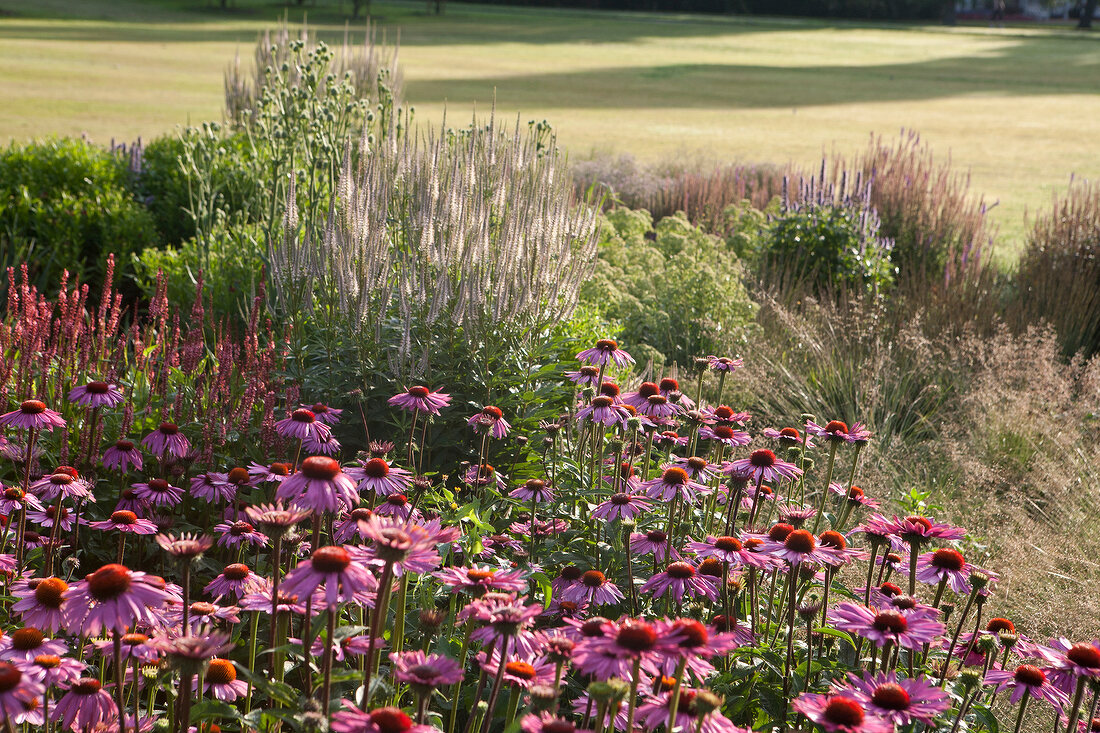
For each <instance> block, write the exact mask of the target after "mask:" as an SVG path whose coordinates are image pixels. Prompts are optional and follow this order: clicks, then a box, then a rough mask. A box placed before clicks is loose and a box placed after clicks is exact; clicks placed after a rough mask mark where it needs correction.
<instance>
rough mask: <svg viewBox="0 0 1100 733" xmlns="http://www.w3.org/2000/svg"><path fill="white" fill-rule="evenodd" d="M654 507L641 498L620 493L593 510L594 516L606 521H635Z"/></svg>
mask: <svg viewBox="0 0 1100 733" xmlns="http://www.w3.org/2000/svg"><path fill="white" fill-rule="evenodd" d="M652 508H653V505H652V504H650V503H649V502H648V501H646V500H645V499H643V498H642V497H640V496H635V495H633V494H627V493H624V492H619V493H616V494H612V495H611V496H610V497H608V499H607V500H606V501H604V502H601V503H600V505H599V506H597V507H596V508H595V509H593V510H592V516H593V517H596V518H597V519H603V520H605V521H608V522H610V521H613V520H616V519H618V520H623V519H628V520H631V521H633V520H634V519H635V518H636V517H637V516H638V515H639V514H641V513H642V512H648V511H649V510H650V509H652Z"/></svg>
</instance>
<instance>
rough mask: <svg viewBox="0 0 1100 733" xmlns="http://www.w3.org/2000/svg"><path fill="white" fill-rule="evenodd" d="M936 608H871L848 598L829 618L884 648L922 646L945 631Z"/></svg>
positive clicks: (918, 647) (837, 625)
mask: <svg viewBox="0 0 1100 733" xmlns="http://www.w3.org/2000/svg"><path fill="white" fill-rule="evenodd" d="M935 614H936V612H935V611H931V612H929V611H926V610H924V609H920V608H913V609H911V610H902V609H898V608H896V607H894V608H883V609H879V608H867V607H866V606H861V605H857V604H855V603H851V602H848V601H845V602H844V603H841V604H839V605H838V606H837V607H836V608H834V609H833V610H832V611H830V612H829V621H830V622H831V623H832V624H833V625H834V626H835V627H836V628H837V629H839V630H840V631H848V632H851V633H854V634H858V635H859V636H862V637H863V638H865V639H868V640H870V641H872V642H874V644H875V646H877V647H882V646H885V645H886V644H888V643H892V644H894V645H896V646H899V647H903V648H905V649H920V648H922V647H923V646H924V645H925V644H931V643H932V642H933V641H935V639H936V637H937V636H940V635H941V634H943V633H944V625H943V624H942V623H940V622H939V621H937V620H936V615H935Z"/></svg>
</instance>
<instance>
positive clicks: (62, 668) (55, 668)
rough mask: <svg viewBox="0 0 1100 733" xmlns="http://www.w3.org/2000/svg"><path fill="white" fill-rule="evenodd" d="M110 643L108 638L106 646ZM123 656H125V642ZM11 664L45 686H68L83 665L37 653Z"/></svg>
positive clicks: (63, 658) (82, 668)
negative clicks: (31, 657) (32, 656)
mask: <svg viewBox="0 0 1100 733" xmlns="http://www.w3.org/2000/svg"><path fill="white" fill-rule="evenodd" d="M111 643H112V642H111V641H110V640H108V641H107V642H106V644H107V646H110V645H111ZM123 656H124V658H125V643H124V650H123ZM12 664H14V665H15V666H16V667H18V668H19V671H20V672H22V673H24V674H27V675H30V676H31V677H32V678H34V679H36V680H38V681H39V682H41V683H42V684H43V685H45V686H46V687H47V688H49V687H68V686H69V685H71V684H72V683H73V682H74V681H75V680H76V679H77V678H78V677H80V675H81V673H82V672H83V671H84V667H85V665H84V663H83V662H81V661H79V660H76V659H71V658H69V657H62V656H60V655H57V654H39V655H38V656H36V657H34V658H33V659H27V660H16V661H14V662H12Z"/></svg>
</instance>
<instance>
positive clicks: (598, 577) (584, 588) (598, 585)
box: [562, 570, 623, 606]
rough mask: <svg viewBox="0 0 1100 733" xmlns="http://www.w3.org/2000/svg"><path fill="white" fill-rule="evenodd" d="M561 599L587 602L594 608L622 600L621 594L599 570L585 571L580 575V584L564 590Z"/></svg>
mask: <svg viewBox="0 0 1100 733" xmlns="http://www.w3.org/2000/svg"><path fill="white" fill-rule="evenodd" d="M562 599H563V600H566V601H572V602H573V603H584V602H588V603H590V604H592V605H595V606H602V605H604V604H606V603H618V602H619V601H621V600H623V593H622V591H620V590H619V587H618V586H617V585H615V584H614V583H612V582H611V581H610V580H608V579H607V576H606V575H604V574H603V573H602V572H600V571H599V570H586V571H585V572H584V573H583V574H582V575H581V577H580V582H578V583H577V584H575V585H572V586H570V587H569V588H566V589H565V591H564V593H563V594H562Z"/></svg>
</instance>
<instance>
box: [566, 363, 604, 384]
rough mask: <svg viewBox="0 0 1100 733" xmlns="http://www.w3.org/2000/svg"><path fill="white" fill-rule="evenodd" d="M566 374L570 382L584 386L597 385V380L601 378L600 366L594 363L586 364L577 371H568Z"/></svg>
mask: <svg viewBox="0 0 1100 733" xmlns="http://www.w3.org/2000/svg"><path fill="white" fill-rule="evenodd" d="M565 376H566V377H567V378H568V379H569V381H570V382H573V383H574V384H578V385H581V386H582V387H584V386H590V387H595V386H596V380H597V379H599V378H600V368H599V367H598V366H594V365H592V364H585V365H584V366H582V367H580V369H578V370H577V371H575V372H566V373H565Z"/></svg>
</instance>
